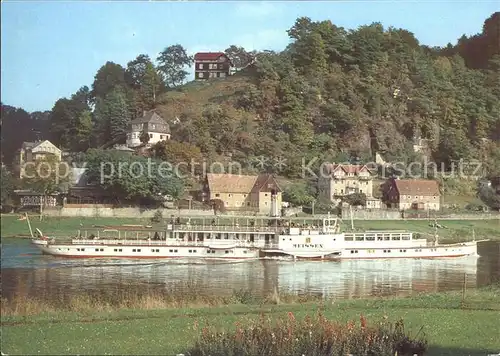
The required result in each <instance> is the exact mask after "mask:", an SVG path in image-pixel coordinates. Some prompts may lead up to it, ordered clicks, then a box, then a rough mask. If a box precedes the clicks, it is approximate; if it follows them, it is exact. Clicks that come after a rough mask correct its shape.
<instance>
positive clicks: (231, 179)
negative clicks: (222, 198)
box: [207, 173, 281, 193]
mask: <svg viewBox="0 0 500 356" xmlns="http://www.w3.org/2000/svg"><path fill="white" fill-rule="evenodd" d="M270 179H273V183H274V184H273V185H274V186H276V188H277V190H278V191H281V189H280V187H279V186H278V184H277V183H276V181H274V178H272V176H271V175H268V174H263V175H259V176H247V175H236V174H216V173H208V174H207V181H208V187H209V189H210V191H211V192H219V193H250V192H259V191H261V190H263V189H264V188H265V187H266V184H267V183H268V181H269V180H270ZM266 188H267V187H266Z"/></svg>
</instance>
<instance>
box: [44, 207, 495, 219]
mask: <svg viewBox="0 0 500 356" xmlns="http://www.w3.org/2000/svg"><path fill="white" fill-rule="evenodd" d="M288 210H289V214H288V213H285V216H289V217H292V218H293V217H294V215H295V213H298V212H300V210H299V209H298V208H297V209H295V208H292V209H287V211H288ZM156 211H157V209H141V208H136V207H129V208H113V207H111V206H110V205H91V204H68V205H66V206H65V207H63V208H46V209H45V210H44V212H43V213H44V215H46V216H60V217H102V218H106V217H110V218H111V217H115V218H151V217H153V216H154V214H155V213H156ZM162 212H163V216H164V217H165V218H167V217H170V215H175V216H181V217H183V216H184V217H195V216H200V217H201V216H205V217H213V216H214V213H213V210H200V209H180V210H179V209H163V210H162ZM352 214H353V219H354V220H401V219H403V217H402V215H401V212H400V211H395V210H382V209H373V210H369V209H359V210H355V209H353V210H352ZM217 215H219V216H222V215H223V216H240V217H252V216H261V217H265V216H267V215H266V214H257V213H252V212H249V211H228V212H225V213H224V214H220V213H218V214H217ZM327 216H328V215H327V214H315V218H323V217H327ZM331 216H332V217H333V214H332V215H331ZM350 217H351V215H350V211H349V209H343V211H342V218H343V219H350ZM430 218H431V219H434V218H435V219H437V220H483V219H500V214H499V213H493V212H492V213H484V214H446V215H444V214H443V215H439V216H431V217H430ZM404 219H422V220H426V219H429V216H428V213H426V212H422V213H418V214H415V213H406V212H405V216H404Z"/></svg>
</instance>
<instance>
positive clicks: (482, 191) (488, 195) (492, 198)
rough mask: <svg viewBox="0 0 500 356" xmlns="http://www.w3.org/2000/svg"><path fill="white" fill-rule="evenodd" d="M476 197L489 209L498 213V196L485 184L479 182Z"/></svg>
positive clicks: (499, 201)
mask: <svg viewBox="0 0 500 356" xmlns="http://www.w3.org/2000/svg"><path fill="white" fill-rule="evenodd" d="M477 196H478V198H479V199H481V201H482V202H483V203H484V204H486V206H488V207H489V208H490V209H493V210H497V211H500V194H498V193H497V192H496V191H495V189H494V188H493V187H492V186H491V184H488V183H486V182H479V183H478V188H477Z"/></svg>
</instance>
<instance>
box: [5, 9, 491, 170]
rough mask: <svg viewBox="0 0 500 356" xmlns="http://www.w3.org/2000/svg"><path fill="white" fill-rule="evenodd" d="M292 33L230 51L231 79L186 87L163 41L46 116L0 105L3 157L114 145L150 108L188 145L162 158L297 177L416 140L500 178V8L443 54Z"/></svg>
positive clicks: (368, 29)
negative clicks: (36, 149) (48, 148)
mask: <svg viewBox="0 0 500 356" xmlns="http://www.w3.org/2000/svg"><path fill="white" fill-rule="evenodd" d="M288 35H289V37H290V44H289V45H288V46H287V47H286V48H285V49H284V50H283V51H281V52H273V51H262V52H252V53H248V52H247V51H245V49H243V48H241V47H238V46H231V47H230V48H228V49H227V50H226V53H227V54H228V56H230V57H231V58H232V59H233V61H234V62H235V64H236V65H237V67H240V68H242V67H245V68H244V69H243V70H241V71H239V72H237V73H236V74H235V75H234V76H231V77H229V78H227V79H213V80H209V81H206V82H190V83H187V84H183V83H185V81H186V78H187V76H188V72H187V71H186V68H189V66H190V65H191V63H192V58H191V57H190V56H189V55H187V52H186V50H185V49H184V48H183V47H182V46H181V45H173V46H170V47H167V48H165V50H164V51H163V52H161V53H160V55H159V57H158V58H156V59H155V60H153V59H151V58H150V57H149V56H148V55H146V54H140V55H138V56H137V58H135V59H133V60H131V61H130V62H129V63H128V64H127V65H126V66H125V67H123V66H121V65H120V64H116V63H112V62H107V63H105V64H104V65H103V66H102V67H101V68H100V69H99V70H98V72H97V73H96V75H95V78H94V81H93V83H92V85H91V87H90V88H89V87H87V86H82V87H81V88H80V89H79V90H78V91H77V92H76V93H74V94H73V95H72V96H70V97H69V98H61V99H59V100H57V101H56V103H55V104H54V106H53V108H52V110H51V111H50V112H45V113H32V114H30V113H27V112H25V111H24V110H22V109H16V108H12V107H9V106H7V105H2V126H3V127H2V153H3V156H2V159H3V162H4V163H6V164H10V162H11V161H12V157H13V152H14V150H15V149H17V148H19V147H20V145H21V143H22V142H23V141H32V140H35V139H36V138H37V137H38V138H47V139H50V140H51V141H52V142H53V143H54V144H56V145H58V146H60V147H62V148H63V149H65V150H68V151H72V152H85V151H86V150H87V149H89V148H97V147H102V146H103V145H105V144H106V143H108V142H120V141H123V140H124V133H125V132H126V130H127V123H128V122H129V121H130V120H131V119H133V118H134V117H137V116H138V115H141V114H142V112H143V111H144V110H150V109H155V110H157V111H158V112H159V113H160V114H161V115H162V116H163V117H164V118H165V119H166V120H167V121H168V122H169V124H170V126H171V130H172V138H173V139H174V140H175V141H178V142H179V144H181V146H182V144H184V145H185V147H187V148H189V150H188V149H186V150H184V149H183V147H178V149H177V150H170V151H168V152H170V155H169V154H165V151H162V152H159V153H158V152H156V153H155V152H153V154H154V155H156V156H157V157H158V158H162V159H167V160H176V159H178V157H171V154H173V153H172V152H174V153H175V152H181V153H182V154H184V155H186V152H187V151H192V152H195V154H196V155H199V152H201V155H202V156H203V157H204V159H207V160H221V159H225V160H232V161H238V162H241V163H242V164H244V165H245V164H249V162H252V161H253V160H255V159H256V158H258V157H267V158H268V159H269V160H268V163H269V164H267V165H266V164H262V165H261V167H260V169H264V170H277V169H278V168H277V167H276V165H275V164H273V159H278V158H279V159H280V160H286V161H284V162H286V165H282V166H280V167H279V169H280V171H279V173H280V174H281V175H284V176H287V177H290V178H294V177H298V176H300V174H301V172H302V159H303V158H304V159H305V160H306V161H307V162H309V161H310V160H311V159H314V158H316V159H317V160H316V162H317V164H319V163H320V162H323V161H328V162H332V161H336V162H338V161H345V160H347V159H351V160H358V161H372V160H373V155H374V153H375V152H377V153H380V154H381V155H382V157H383V158H384V159H385V160H386V161H393V162H394V161H408V160H415V159H418V157H416V155H415V153H414V152H413V148H412V145H413V140H414V139H415V138H423V139H427V140H428V141H427V142H428V147H429V151H430V154H431V155H432V158H433V160H434V161H435V162H438V163H442V164H443V165H444V166H445V167H448V166H449V165H450V164H451V163H452V162H453V161H455V160H459V159H464V160H471V159H481V160H483V162H484V163H485V167H486V168H487V170H488V172H489V174H494V175H499V174H500V143H499V142H500V79H499V78H500V74H499V70H500V13H498V12H497V13H494V14H493V15H492V16H491V17H489V18H488V19H487V20H486V21H485V22H484V26H483V29H482V31H481V32H480V33H479V34H477V35H475V36H472V37H469V38H468V37H465V36H463V37H462V38H460V39H459V40H458V42H457V43H456V44H455V45H452V44H449V45H448V46H446V47H444V48H430V47H428V46H425V45H422V44H420V43H419V41H418V39H417V38H415V36H414V35H413V34H412V33H411V32H409V31H407V30H404V29H397V28H384V27H383V26H382V25H381V24H380V23H373V24H371V25H367V26H361V27H359V28H357V29H355V30H347V29H344V28H342V27H338V26H336V25H335V24H333V23H332V22H330V21H321V22H313V21H311V20H310V19H309V18H305V17H303V18H299V19H297V20H296V22H295V24H293V26H292V27H291V28H290V29H289V30H288ZM213 50H214V51H216V50H218V49H213ZM250 62H252V64H251V65H248V66H246V65H247V64H249V63H250ZM260 162H261V163H262V160H261V161H260ZM313 166H314V165H313ZM254 167H255V165H254Z"/></svg>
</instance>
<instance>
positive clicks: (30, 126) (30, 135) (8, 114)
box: [0, 104, 49, 166]
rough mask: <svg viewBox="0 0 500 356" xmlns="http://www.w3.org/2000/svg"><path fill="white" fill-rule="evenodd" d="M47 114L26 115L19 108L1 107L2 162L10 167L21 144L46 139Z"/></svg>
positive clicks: (25, 112) (47, 127)
mask: <svg viewBox="0 0 500 356" xmlns="http://www.w3.org/2000/svg"><path fill="white" fill-rule="evenodd" d="M47 116H48V115H47V112H43V113H42V112H34V113H31V114H30V113H28V112H27V111H25V110H23V109H21V108H15V107H13V106H9V105H3V104H2V105H1V116H0V117H1V140H0V142H1V151H2V158H3V159H2V162H3V163H5V164H6V165H7V166H11V165H12V160H13V159H14V157H15V155H16V151H17V150H18V149H19V148H21V145H22V143H23V142H34V141H38V140H42V139H46V138H48V137H47V136H45V135H46V134H47V132H48V131H49V124H48V119H47Z"/></svg>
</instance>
